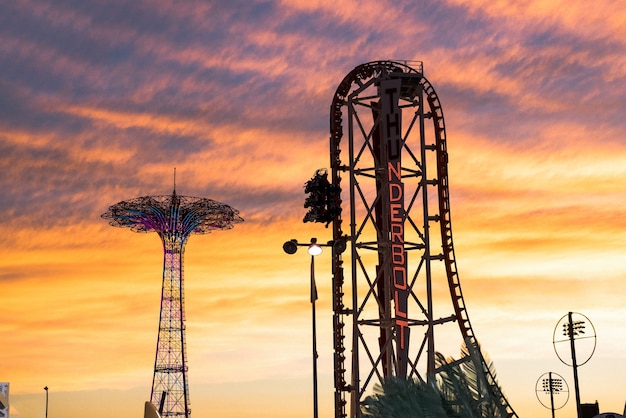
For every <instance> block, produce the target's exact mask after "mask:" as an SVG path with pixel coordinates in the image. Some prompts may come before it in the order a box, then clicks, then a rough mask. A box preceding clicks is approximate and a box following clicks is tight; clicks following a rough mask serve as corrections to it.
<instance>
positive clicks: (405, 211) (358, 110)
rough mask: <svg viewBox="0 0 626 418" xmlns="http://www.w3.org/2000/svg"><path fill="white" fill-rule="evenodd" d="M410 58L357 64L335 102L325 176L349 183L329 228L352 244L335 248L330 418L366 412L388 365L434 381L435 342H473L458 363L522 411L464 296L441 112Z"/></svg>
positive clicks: (439, 347)
mask: <svg viewBox="0 0 626 418" xmlns="http://www.w3.org/2000/svg"><path fill="white" fill-rule="evenodd" d="M411 65H412V66H409V65H408V63H406V62H404V63H402V62H394V61H374V62H369V63H366V64H362V65H359V66H358V67H356V68H354V70H352V71H351V72H350V73H349V74H348V75H347V76H346V77H345V78H344V79H343V81H342V82H341V83H340V84H339V87H338V88H337V91H336V92H335V94H334V97H333V101H332V105H331V110H330V164H331V173H330V180H329V182H330V183H331V184H332V187H333V189H334V190H340V188H343V191H342V193H336V194H333V196H332V199H334V201H333V202H331V205H332V206H333V207H334V208H341V207H342V203H343V202H342V198H343V199H349V201H348V203H349V206H348V207H347V210H346V208H344V210H343V211H341V210H340V211H339V214H338V215H337V216H334V218H333V220H332V230H333V240H334V241H335V242H337V241H338V240H347V242H348V244H349V245H348V248H349V250H348V251H346V252H345V253H343V254H342V253H339V252H334V254H333V298H332V304H333V344H334V387H335V398H334V403H335V418H344V417H346V416H347V412H346V410H347V408H348V404H349V411H350V417H351V418H359V417H361V416H362V411H361V405H362V403H363V401H364V399H365V397H366V396H367V395H368V393H370V392H371V390H372V389H373V386H374V384H376V383H383V382H384V381H385V380H386V379H388V378H391V377H403V378H406V379H412V380H419V381H424V382H427V383H428V384H431V385H433V386H435V385H436V381H437V379H438V376H439V374H440V372H441V368H440V367H439V365H438V364H437V362H436V352H443V350H444V349H445V347H446V344H452V345H451V347H454V349H455V350H458V349H459V347H460V346H462V345H464V346H465V347H466V350H465V351H464V353H465V354H461V357H460V358H459V359H458V360H456V361H455V364H462V363H464V362H473V366H475V369H476V370H480V371H481V372H480V373H479V374H480V376H478V377H479V379H480V380H481V381H482V384H483V387H484V388H486V393H488V396H491V397H493V398H495V399H497V403H498V405H500V406H501V410H503V411H505V412H504V415H505V416H508V417H516V416H517V415H516V414H515V412H514V411H513V409H512V408H511V406H510V405H509V403H508V401H507V400H506V398H505V397H504V396H503V394H502V392H501V390H500V388H499V386H498V384H497V382H496V380H495V376H494V375H493V373H492V371H491V370H490V368H489V366H488V364H487V362H486V361H485V360H484V357H483V355H482V354H481V351H480V347H479V345H478V342H477V340H476V337H475V336H474V331H473V330H472V326H471V324H470V320H469V317H468V314H467V310H466V308H465V302H464V300H463V294H462V292H461V285H460V282H459V276H458V273H457V268H456V261H455V256H454V247H453V242H452V228H451V223H450V199H449V190H448V167H447V162H448V154H447V150H446V130H445V123H444V118H443V112H442V108H441V104H440V102H439V98H438V97H437V94H436V93H435V90H434V89H433V87H432V85H431V84H430V83H429V82H428V80H426V78H424V76H423V71H422V65H421V63H415V62H412V63H411ZM431 123H432V130H431V129H427V126H428V125H430V124H431ZM342 180H343V181H346V182H347V185H346V184H342ZM344 217H347V218H348V220H349V225H348V228H349V230H347V231H344V222H343V221H344V219H343V218H344ZM437 225H438V227H437ZM445 284H447V287H448V289H449V295H450V297H451V303H450V299H448V297H447V296H446V294H447V292H446V291H445V287H446V286H445ZM436 313H437V316H436ZM441 314H443V315H441ZM454 323H456V324H457V326H458V328H457V326H455V325H454ZM346 328H347V329H346ZM455 329H457V331H455ZM459 330H460V336H459V333H458V331H459ZM450 335H452V336H453V337H455V338H456V340H454V338H453V339H451V338H450ZM436 337H437V338H436ZM348 356H349V357H350V358H347V357H348Z"/></svg>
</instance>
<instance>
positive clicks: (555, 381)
mask: <svg viewBox="0 0 626 418" xmlns="http://www.w3.org/2000/svg"><path fill="white" fill-rule="evenodd" d="M535 391H536V392H537V399H539V402H541V404H542V405H543V406H545V407H546V408H548V409H550V410H551V411H552V418H554V417H555V414H554V411H556V410H557V409H561V408H563V407H564V406H565V404H566V403H567V401H568V400H569V388H568V386H567V382H566V381H565V379H563V378H562V377H561V376H560V375H558V374H557V373H553V372H548V373H544V374H543V375H542V376H541V377H540V378H539V380H537V385H536V387H535ZM548 395H549V397H550V404H549V405H548V404H547V400H542V398H543V397H545V396H548ZM563 395H565V396H563ZM555 396H558V397H559V399H558V401H559V402H558V404H557V405H555V403H556V402H555V399H554V397H555Z"/></svg>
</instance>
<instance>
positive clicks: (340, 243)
mask: <svg viewBox="0 0 626 418" xmlns="http://www.w3.org/2000/svg"><path fill="white" fill-rule="evenodd" d="M298 247H308V248H307V252H308V253H309V254H310V255H311V326H312V333H313V418H318V401H317V330H316V325H315V301H316V300H317V286H316V285H315V256H316V255H320V254H321V253H322V247H331V248H332V249H333V252H334V253H335V254H341V253H343V252H344V251H345V249H346V240H345V239H341V240H337V241H328V243H327V244H319V243H318V242H317V238H311V242H310V243H307V244H300V243H299V242H298V241H297V240H295V239H292V240H289V241H287V242H285V243H284V244H283V251H285V252H286V253H287V254H295V253H296V251H298Z"/></svg>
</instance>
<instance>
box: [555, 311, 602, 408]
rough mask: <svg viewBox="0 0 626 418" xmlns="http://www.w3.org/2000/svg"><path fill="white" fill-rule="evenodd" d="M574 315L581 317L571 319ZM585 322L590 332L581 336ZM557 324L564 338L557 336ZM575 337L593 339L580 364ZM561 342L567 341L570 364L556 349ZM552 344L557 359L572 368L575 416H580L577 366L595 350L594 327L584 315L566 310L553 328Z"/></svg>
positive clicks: (583, 332)
mask: <svg viewBox="0 0 626 418" xmlns="http://www.w3.org/2000/svg"><path fill="white" fill-rule="evenodd" d="M574 315H577V316H579V317H581V318H582V319H578V320H574V319H573V316H574ZM586 323H588V324H589V325H590V327H591V332H590V333H589V332H588V334H587V335H586V336H583V334H585V325H586ZM559 324H561V325H562V332H563V336H564V337H565V339H562V338H558V337H557V329H558V325H559ZM576 339H579V340H580V339H593V347H592V349H591V353H590V354H589V356H588V357H587V358H586V359H585V360H584V361H583V362H582V363H581V364H578V362H577V358H576V344H575V343H574V340H576ZM562 342H569V346H570V352H571V358H572V364H568V362H567V361H566V360H565V359H563V358H562V357H561V356H560V355H559V352H558V350H557V349H556V345H557V343H562ZM553 345H554V350H555V352H556V355H557V356H558V357H559V360H561V361H562V362H563V363H564V364H566V365H569V366H572V368H573V369H574V392H575V394H576V416H577V417H578V418H582V410H581V407H580V389H579V386H578V366H582V365H584V364H585V363H587V361H589V359H590V358H591V356H592V355H593V352H594V351H595V348H596V334H595V329H594V327H593V324H592V323H591V321H589V318H587V317H586V316H585V315H582V314H579V313H576V312H568V313H567V315H564V316H563V317H562V318H561V319H560V320H559V322H558V323H557V326H556V327H555V329H554V336H553Z"/></svg>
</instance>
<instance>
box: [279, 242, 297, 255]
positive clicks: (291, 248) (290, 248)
mask: <svg viewBox="0 0 626 418" xmlns="http://www.w3.org/2000/svg"><path fill="white" fill-rule="evenodd" d="M283 251H284V252H286V253H287V254H295V253H296V251H298V241H296V240H295V239H292V240H289V241H287V242H285V243H284V244H283Z"/></svg>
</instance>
